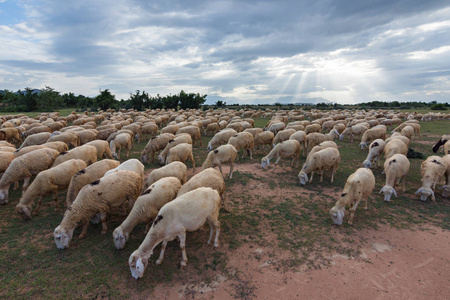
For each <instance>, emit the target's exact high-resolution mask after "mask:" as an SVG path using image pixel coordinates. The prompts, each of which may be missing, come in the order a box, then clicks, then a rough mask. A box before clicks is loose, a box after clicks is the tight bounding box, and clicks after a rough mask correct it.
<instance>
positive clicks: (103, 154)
mask: <svg viewBox="0 0 450 300" xmlns="http://www.w3.org/2000/svg"><path fill="white" fill-rule="evenodd" d="M85 145H89V146H94V147H95V148H96V149H97V159H102V158H107V157H109V158H113V156H112V154H111V148H109V144H108V142H107V141H103V140H94V141H91V142H89V143H86V144H85Z"/></svg>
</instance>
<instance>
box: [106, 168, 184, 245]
mask: <svg viewBox="0 0 450 300" xmlns="http://www.w3.org/2000/svg"><path fill="white" fill-rule="evenodd" d="M180 187H181V182H180V180H179V179H178V178H176V177H165V178H161V179H160V180H158V181H156V182H155V183H153V184H152V185H151V186H150V187H149V188H148V189H146V191H145V192H144V193H143V194H142V195H141V196H139V198H137V199H136V202H135V203H134V205H133V208H132V210H131V212H130V214H129V215H128V216H127V218H126V219H125V220H124V221H123V222H122V224H120V226H119V227H117V228H116V229H115V230H114V232H113V240H114V246H115V247H116V249H117V250H120V249H123V248H124V247H125V243H126V242H127V241H128V237H129V236H130V233H131V231H132V230H133V228H134V227H135V226H136V225H137V224H139V223H146V224H147V227H146V229H145V233H147V232H148V230H149V229H150V224H151V223H150V221H151V220H153V219H155V217H156V216H157V215H158V212H159V210H160V209H161V207H163V206H164V205H165V204H166V203H168V202H170V201H172V200H173V199H175V198H176V197H177V192H178V190H179V189H180Z"/></svg>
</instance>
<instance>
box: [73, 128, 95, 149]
mask: <svg viewBox="0 0 450 300" xmlns="http://www.w3.org/2000/svg"><path fill="white" fill-rule="evenodd" d="M97 132H98V131H97V130H95V129H86V130H81V131H77V132H76V133H75V134H76V135H78V137H79V138H80V145H85V144H87V143H89V142H92V141H94V140H95V139H97Z"/></svg>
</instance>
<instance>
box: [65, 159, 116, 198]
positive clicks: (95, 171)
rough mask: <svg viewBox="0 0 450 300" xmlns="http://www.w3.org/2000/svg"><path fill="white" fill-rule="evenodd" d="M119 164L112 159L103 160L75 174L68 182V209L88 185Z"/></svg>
mask: <svg viewBox="0 0 450 300" xmlns="http://www.w3.org/2000/svg"><path fill="white" fill-rule="evenodd" d="M119 165H120V162H119V161H117V160H113V159H103V160H100V161H97V162H95V163H93V164H92V165H90V166H88V167H87V168H85V169H83V170H81V171H79V172H77V173H75V175H73V176H72V179H71V180H70V184H69V187H68V189H67V196H66V204H67V207H70V206H71V205H72V203H73V201H74V200H75V198H76V197H77V195H78V192H79V191H80V190H81V189H82V188H83V187H84V186H85V185H86V184H88V183H91V182H94V181H96V180H99V179H100V178H101V177H103V176H104V175H105V173H106V172H107V171H108V170H111V169H114V168H116V167H118V166H119Z"/></svg>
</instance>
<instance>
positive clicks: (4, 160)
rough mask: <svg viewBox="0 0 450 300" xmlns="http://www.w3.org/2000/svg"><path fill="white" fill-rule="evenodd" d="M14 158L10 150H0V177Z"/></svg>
mask: <svg viewBox="0 0 450 300" xmlns="http://www.w3.org/2000/svg"><path fill="white" fill-rule="evenodd" d="M15 158H16V157H15V155H14V154H13V153H11V152H3V151H0V179H1V178H2V176H3V173H5V171H6V170H7V169H8V167H9V165H10V164H11V162H12V161H13V160H14V159H15Z"/></svg>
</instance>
